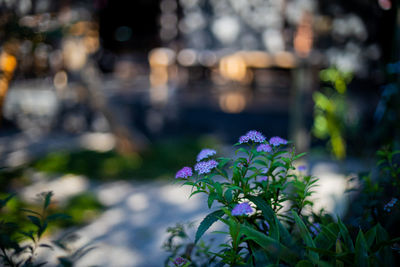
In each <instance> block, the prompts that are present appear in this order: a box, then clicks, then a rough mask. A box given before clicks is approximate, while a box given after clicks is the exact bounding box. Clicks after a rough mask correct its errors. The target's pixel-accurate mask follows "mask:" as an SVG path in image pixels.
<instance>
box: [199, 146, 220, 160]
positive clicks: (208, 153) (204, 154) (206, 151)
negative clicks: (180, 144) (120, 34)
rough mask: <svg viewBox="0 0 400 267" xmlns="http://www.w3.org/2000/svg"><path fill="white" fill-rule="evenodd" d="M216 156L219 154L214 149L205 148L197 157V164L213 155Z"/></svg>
mask: <svg viewBox="0 0 400 267" xmlns="http://www.w3.org/2000/svg"><path fill="white" fill-rule="evenodd" d="M215 154H217V151H215V150H214V149H208V148H205V149H203V150H202V151H200V153H199V154H198V155H197V162H199V161H201V160H203V159H206V158H208V157H211V156H212V155H215Z"/></svg>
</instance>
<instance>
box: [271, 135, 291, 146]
mask: <svg viewBox="0 0 400 267" xmlns="http://www.w3.org/2000/svg"><path fill="white" fill-rule="evenodd" d="M269 143H270V144H271V145H273V146H280V145H286V144H287V140H285V139H283V138H281V137H279V136H274V137H271V139H269Z"/></svg>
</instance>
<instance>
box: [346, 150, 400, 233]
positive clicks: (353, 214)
mask: <svg viewBox="0 0 400 267" xmlns="http://www.w3.org/2000/svg"><path fill="white" fill-rule="evenodd" d="M377 157H378V163H377V171H378V173H377V175H374V174H373V173H364V174H361V175H360V176H359V182H360V183H361V191H360V192H359V193H358V194H357V196H356V197H355V199H354V201H352V203H353V204H352V207H351V209H350V213H349V214H348V215H347V220H348V221H349V223H350V224H352V225H353V226H355V227H358V226H361V227H363V228H364V227H371V225H374V224H376V223H380V224H381V225H382V226H383V227H385V228H386V229H387V230H388V232H389V235H390V236H391V237H394V236H398V235H399V234H400V231H399V229H398V222H399V220H400V209H399V208H398V203H397V201H398V199H400V181H399V179H400V151H399V150H397V151H393V150H392V149H390V148H389V147H385V148H384V149H382V150H379V151H378V152H377Z"/></svg>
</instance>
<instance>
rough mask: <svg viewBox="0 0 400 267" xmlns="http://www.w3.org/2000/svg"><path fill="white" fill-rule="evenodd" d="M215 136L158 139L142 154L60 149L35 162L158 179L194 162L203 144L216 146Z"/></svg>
mask: <svg viewBox="0 0 400 267" xmlns="http://www.w3.org/2000/svg"><path fill="white" fill-rule="evenodd" d="M216 143H217V141H216V140H214V139H209V138H205V139H204V138H203V139H184V140H173V139H171V140H168V141H162V142H157V143H155V144H154V145H152V146H151V147H150V148H149V149H148V150H146V151H144V152H143V153H141V154H137V153H134V154H128V155H121V154H118V153H117V152H115V151H109V152H96V151H89V150H82V151H75V152H70V151H60V152H54V153H50V154H48V155H47V156H45V157H44V158H41V159H39V160H37V161H35V162H34V163H33V165H32V166H33V167H34V168H36V169H37V170H39V171H44V172H51V173H73V174H81V175H85V176H87V177H89V178H93V179H100V180H111V179H117V178H118V179H132V178H134V179H155V178H166V177H170V176H172V175H173V173H174V172H175V170H176V169H177V168H178V167H179V166H182V165H186V164H188V163H189V162H190V159H191V158H193V157H194V156H195V155H196V153H197V151H198V150H199V149H200V148H201V147H203V146H206V147H207V146H215V144H216Z"/></svg>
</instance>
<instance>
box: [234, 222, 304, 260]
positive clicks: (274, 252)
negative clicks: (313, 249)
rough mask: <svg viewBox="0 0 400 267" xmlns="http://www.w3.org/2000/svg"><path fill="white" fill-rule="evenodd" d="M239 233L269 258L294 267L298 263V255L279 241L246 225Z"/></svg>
mask: <svg viewBox="0 0 400 267" xmlns="http://www.w3.org/2000/svg"><path fill="white" fill-rule="evenodd" d="M241 233H243V234H244V235H246V236H247V237H248V238H249V239H251V240H253V241H254V242H256V243H257V244H258V245H259V246H261V247H262V248H264V249H265V251H266V253H267V254H268V255H269V256H270V257H271V258H277V259H278V260H282V261H284V262H286V263H288V264H291V265H295V264H296V263H297V262H298V259H299V257H298V255H297V254H296V253H295V252H294V251H292V250H290V249H288V248H287V247H286V246H284V245H283V244H281V243H280V242H279V241H277V240H275V239H273V238H271V237H269V236H267V235H265V234H263V233H261V232H259V231H257V230H255V229H253V228H251V227H248V226H246V225H242V226H241Z"/></svg>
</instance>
